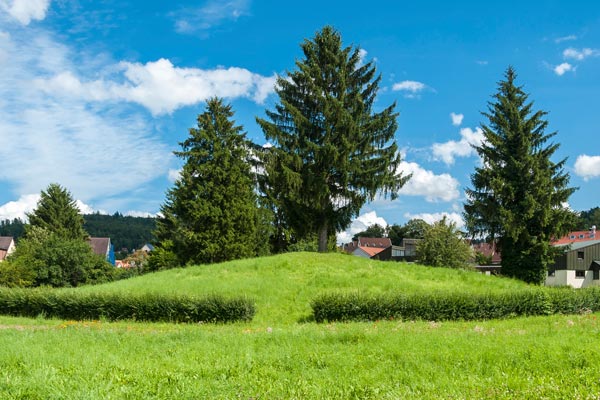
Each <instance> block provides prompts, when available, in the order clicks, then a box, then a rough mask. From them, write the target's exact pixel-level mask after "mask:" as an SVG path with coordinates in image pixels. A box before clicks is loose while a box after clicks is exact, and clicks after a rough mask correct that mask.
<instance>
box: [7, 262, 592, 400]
mask: <svg viewBox="0 0 600 400" xmlns="http://www.w3.org/2000/svg"><path fill="white" fill-rule="evenodd" d="M526 288H527V286H526V285H524V284H522V283H520V282H517V281H514V280H509V279H503V278H497V277H489V276H484V275H480V274H478V273H475V272H468V271H456V270H447V269H432V268H426V267H422V266H418V265H409V264H402V263H391V262H388V263H384V262H377V261H371V260H365V259H360V258H358V257H350V256H344V255H340V254H327V255H319V254H313V253H299V254H287V255H281V256H273V257H266V258H260V259H251V260H242V261H234V262H228V263H224V264H219V265H206V266H197V267H189V268H186V269H178V270H170V271H163V272H159V273H155V274H150V275H146V276H142V277H139V278H135V279H130V280H125V281H119V282H115V283H112V284H108V285H102V286H95V287H83V288H79V289H74V290H78V291H117V292H123V291H125V292H159V293H178V294H188V295H203V294H206V293H218V294H224V295H240V294H242V295H245V296H248V297H250V298H253V299H254V300H255V301H256V306H257V313H256V316H255V318H254V320H253V321H252V322H248V323H235V324H224V325H216V324H169V323H139V322H134V321H120V322H108V321H102V320H101V321H79V322H77V321H63V320H49V319H44V318H42V317H39V318H35V319H28V318H18V317H0V398H2V399H147V398H150V399H152V398H156V399H204V398H206V399H329V398H334V399H407V398H408V399H479V398H489V399H516V398H519V399H541V398H545V399H597V398H598V396H599V395H600V354H599V353H600V323H599V321H598V319H597V318H598V317H599V316H600V315H599V314H593V313H587V314H578V315H554V316H548V317H528V318H512V319H506V320H492V321H471V322H434V321H376V322H360V323H325V324H316V323H314V322H310V318H309V316H310V300H311V299H312V298H313V297H314V296H316V295H317V294H319V293H322V292H323V291H336V290H359V291H364V292H368V293H379V292H386V291H407V292H415V291H466V292H473V293H477V292H481V291H504V290H508V291H514V290H523V289H526Z"/></svg>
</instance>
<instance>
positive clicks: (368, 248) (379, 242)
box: [344, 237, 392, 260]
mask: <svg viewBox="0 0 600 400" xmlns="http://www.w3.org/2000/svg"><path fill="white" fill-rule="evenodd" d="M391 247H392V240H391V239H390V238H369V237H359V238H358V240H355V241H353V242H352V243H348V244H346V245H344V250H345V251H346V252H347V253H350V254H353V255H355V256H359V257H364V258H374V259H378V260H379V259H381V258H380V257H381V255H379V253H381V252H383V251H384V250H386V249H388V248H389V249H390V250H391ZM378 255H379V256H378ZM390 256H391V252H390ZM386 259H389V258H386Z"/></svg>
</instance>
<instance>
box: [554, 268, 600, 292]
mask: <svg viewBox="0 0 600 400" xmlns="http://www.w3.org/2000/svg"><path fill="white" fill-rule="evenodd" d="M599 284H600V282H599V281H594V271H585V277H582V278H578V277H575V271H574V270H565V269H562V270H557V271H555V272H554V276H549V277H547V278H546V286H571V287H573V288H575V289H580V288H583V287H587V286H592V285H599Z"/></svg>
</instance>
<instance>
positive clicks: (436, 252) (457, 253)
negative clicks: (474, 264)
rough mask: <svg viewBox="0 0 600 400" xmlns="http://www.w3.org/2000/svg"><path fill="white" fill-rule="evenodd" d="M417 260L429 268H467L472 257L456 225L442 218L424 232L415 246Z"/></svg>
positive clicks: (469, 248)
mask: <svg viewBox="0 0 600 400" xmlns="http://www.w3.org/2000/svg"><path fill="white" fill-rule="evenodd" d="M417 258H418V260H419V262H420V263H422V264H424V265H428V266H431V267H447V268H467V267H468V262H469V260H471V259H472V258H473V255H472V251H471V247H470V246H469V245H468V244H467V242H466V241H465V240H464V238H463V236H462V233H461V232H460V231H459V230H458V229H457V227H456V224H455V223H454V222H452V221H448V220H447V219H446V217H444V218H443V219H442V220H440V221H438V222H436V223H434V224H433V225H432V226H430V227H429V228H428V229H427V230H426V231H425V235H424V237H423V239H422V240H421V241H420V242H419V243H418V244H417Z"/></svg>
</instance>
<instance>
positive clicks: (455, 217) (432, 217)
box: [404, 212, 465, 229]
mask: <svg viewBox="0 0 600 400" xmlns="http://www.w3.org/2000/svg"><path fill="white" fill-rule="evenodd" d="M404 217H405V218H406V219H409V220H410V219H422V220H423V221H425V222H427V223H428V224H433V223H434V222H437V221H441V220H442V218H444V217H446V219H447V220H448V221H451V222H454V223H455V224H456V227H457V228H459V229H460V228H462V227H464V226H465V221H464V220H463V218H462V215H460V214H459V213H456V212H451V213H447V212H438V213H420V214H411V213H405V214H404Z"/></svg>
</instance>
